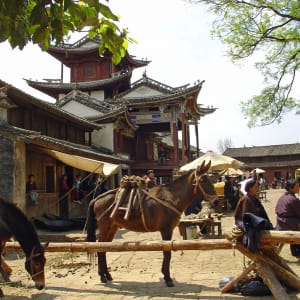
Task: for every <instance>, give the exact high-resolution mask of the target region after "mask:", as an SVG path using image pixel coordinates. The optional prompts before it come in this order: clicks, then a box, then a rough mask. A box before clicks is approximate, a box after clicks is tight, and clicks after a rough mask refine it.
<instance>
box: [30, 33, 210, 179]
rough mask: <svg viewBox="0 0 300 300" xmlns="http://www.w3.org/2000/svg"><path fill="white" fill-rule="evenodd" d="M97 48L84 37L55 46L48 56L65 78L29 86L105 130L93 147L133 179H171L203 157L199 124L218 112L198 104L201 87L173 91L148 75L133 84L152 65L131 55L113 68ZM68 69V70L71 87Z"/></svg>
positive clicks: (95, 41) (199, 84) (95, 133)
mask: <svg viewBox="0 0 300 300" xmlns="http://www.w3.org/2000/svg"><path fill="white" fill-rule="evenodd" d="M99 43H100V40H99V39H97V38H95V39H93V40H90V39H88V38H87V37H84V38H82V39H80V40H79V41H77V42H76V43H74V44H64V45H61V46H58V47H53V46H51V47H50V48H49V49H48V53H49V54H50V55H52V56H53V57H55V58H56V59H58V60H59V61H60V62H61V64H62V66H64V67H62V68H61V70H62V71H61V78H60V79H55V80H52V79H47V80H44V81H42V82H41V81H32V80H27V83H28V84H29V85H30V86H31V87H33V88H35V89H38V90H40V91H42V92H44V93H46V94H48V95H49V96H52V97H53V98H55V99H56V105H57V106H58V107H59V108H60V109H62V110H65V111H68V112H70V113H72V114H75V115H77V116H80V117H82V118H85V119H86V120H89V121H92V122H95V123H98V124H101V126H102V127H103V128H102V129H101V130H94V131H93V132H92V144H93V146H95V147H102V148H103V147H104V148H107V149H108V150H110V151H112V152H113V153H114V154H116V155H118V156H119V157H123V158H124V159H125V160H127V161H128V162H129V163H128V164H127V166H128V172H129V173H133V174H136V175H143V174H144V172H145V170H146V169H154V170H155V172H156V175H157V176H158V177H160V178H161V179H162V178H164V177H165V178H170V177H171V174H172V170H174V169H176V168H178V167H180V166H181V165H182V164H184V163H187V162H188V161H189V160H190V159H191V158H192V155H193V154H196V156H197V155H199V150H200V149H199V141H198V122H199V120H200V119H201V118H202V117H204V116H205V115H207V114H211V113H213V112H214V111H215V108H204V107H203V106H201V105H199V104H197V99H198V96H199V93H200V91H201V88H202V85H203V81H197V82H196V83H195V84H194V85H191V86H190V85H189V84H186V85H182V86H179V87H171V86H169V85H166V84H164V83H161V82H158V81H156V80H154V79H151V78H149V77H148V76H147V75H146V72H144V75H143V77H142V78H141V79H140V80H137V81H136V82H134V83H131V76H132V72H133V71H134V69H135V68H139V67H145V66H147V65H148V64H149V61H146V60H138V59H136V58H135V57H133V56H131V55H129V54H128V53H127V54H126V55H125V57H124V58H123V59H122V61H121V62H120V64H118V65H114V64H113V63H112V61H111V55H109V54H107V53H106V54H104V55H102V56H99V52H98V48H99ZM65 67H68V68H70V82H67V83H66V82H63V77H64V76H63V72H64V68H65ZM190 125H193V126H194V127H195V133H196V144H197V145H196V147H192V146H191V143H190ZM162 155H164V157H163V158H164V159H160V158H162V157H161V156H162ZM161 182H163V180H162V181H161Z"/></svg>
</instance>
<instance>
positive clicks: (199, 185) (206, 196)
mask: <svg viewBox="0 0 300 300" xmlns="http://www.w3.org/2000/svg"><path fill="white" fill-rule="evenodd" d="M203 176H208V174H207V173H206V172H205V173H203V174H201V175H200V176H197V170H195V171H194V177H195V183H194V184H193V185H194V186H195V187H194V194H195V195H197V188H198V189H199V190H200V192H201V193H202V195H203V197H204V199H203V200H205V201H208V202H210V200H211V199H214V198H216V195H209V194H207V193H206V192H205V191H204V189H203V187H202V185H201V184H200V181H201V179H202V177H203Z"/></svg>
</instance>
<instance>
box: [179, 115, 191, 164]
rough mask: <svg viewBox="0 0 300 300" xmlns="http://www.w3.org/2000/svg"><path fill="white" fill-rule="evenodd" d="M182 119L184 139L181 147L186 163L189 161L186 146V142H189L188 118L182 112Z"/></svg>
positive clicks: (182, 137) (182, 156) (182, 138)
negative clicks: (187, 134)
mask: <svg viewBox="0 0 300 300" xmlns="http://www.w3.org/2000/svg"><path fill="white" fill-rule="evenodd" d="M180 120H181V129H182V136H181V140H182V146H181V147H182V149H181V160H182V161H183V162H184V163H187V162H188V160H189V159H188V155H187V148H186V144H187V136H186V133H187V123H186V122H187V120H186V116H185V113H180Z"/></svg>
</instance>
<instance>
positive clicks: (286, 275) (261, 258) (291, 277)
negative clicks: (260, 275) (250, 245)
mask: <svg viewBox="0 0 300 300" xmlns="http://www.w3.org/2000/svg"><path fill="white" fill-rule="evenodd" d="M236 249H238V250H239V251H240V252H242V253H243V254H244V255H246V256H248V257H249V258H250V259H252V260H253V261H254V262H265V263H267V264H268V265H269V266H270V267H271V268H272V270H273V272H274V273H275V274H276V276H277V277H278V278H279V279H280V280H281V281H282V282H284V283H286V284H287V285H288V286H290V287H292V288H294V289H296V290H300V278H299V277H298V276H297V275H295V274H294V273H292V272H290V271H289V270H287V269H285V268H284V267H283V266H281V265H279V264H278V263H277V262H275V261H274V260H272V259H270V258H268V257H267V256H266V255H263V254H259V253H252V252H249V251H248V250H247V249H246V248H245V247H244V246H243V245H240V244H237V245H236Z"/></svg>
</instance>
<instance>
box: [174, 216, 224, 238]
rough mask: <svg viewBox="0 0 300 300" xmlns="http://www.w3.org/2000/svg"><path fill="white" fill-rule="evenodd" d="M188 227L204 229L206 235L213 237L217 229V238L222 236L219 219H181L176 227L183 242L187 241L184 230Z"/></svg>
mask: <svg viewBox="0 0 300 300" xmlns="http://www.w3.org/2000/svg"><path fill="white" fill-rule="evenodd" d="M189 226H199V227H200V228H206V229H207V234H208V235H212V236H215V235H216V228H217V233H218V234H217V236H222V224H221V220H220V219H214V218H204V219H181V220H180V222H179V224H178V227H179V231H180V233H181V234H182V237H183V239H184V240H186V239H187V234H186V228H187V227H189Z"/></svg>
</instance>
